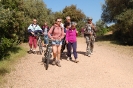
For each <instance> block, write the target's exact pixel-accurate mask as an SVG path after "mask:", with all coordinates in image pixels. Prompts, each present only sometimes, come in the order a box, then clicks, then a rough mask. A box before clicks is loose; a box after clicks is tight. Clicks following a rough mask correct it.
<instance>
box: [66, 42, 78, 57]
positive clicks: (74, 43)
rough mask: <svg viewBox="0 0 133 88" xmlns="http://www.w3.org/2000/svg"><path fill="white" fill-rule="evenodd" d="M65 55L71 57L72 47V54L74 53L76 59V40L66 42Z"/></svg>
mask: <svg viewBox="0 0 133 88" xmlns="http://www.w3.org/2000/svg"><path fill="white" fill-rule="evenodd" d="M67 47H68V48H67V49H68V51H67V56H68V57H71V49H72V48H73V54H74V58H75V59H77V42H73V43H71V42H68V45H67Z"/></svg>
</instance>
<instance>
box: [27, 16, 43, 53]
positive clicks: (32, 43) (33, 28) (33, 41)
mask: <svg viewBox="0 0 133 88" xmlns="http://www.w3.org/2000/svg"><path fill="white" fill-rule="evenodd" d="M38 32H39V33H42V29H41V28H40V26H39V25H38V24H37V20H36V19H33V23H32V24H30V25H29V27H28V33H29V47H30V50H29V53H34V54H36V48H37V37H36V36H35V34H36V33H38Z"/></svg>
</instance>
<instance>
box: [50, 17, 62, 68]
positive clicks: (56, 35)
mask: <svg viewBox="0 0 133 88" xmlns="http://www.w3.org/2000/svg"><path fill="white" fill-rule="evenodd" d="M60 24H61V19H60V18H58V19H56V24H54V25H53V26H52V27H51V28H50V30H49V32H48V36H49V38H50V39H52V40H53V41H52V44H53V57H54V58H53V62H52V64H53V65H55V64H56V65H57V66H59V67H61V65H60V51H61V46H62V39H63V38H64V29H63V28H62V27H61V26H60Z"/></svg>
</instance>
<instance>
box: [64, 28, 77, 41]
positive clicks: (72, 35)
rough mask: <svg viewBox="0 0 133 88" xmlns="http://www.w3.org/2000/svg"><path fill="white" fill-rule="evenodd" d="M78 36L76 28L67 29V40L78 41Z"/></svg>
mask: <svg viewBox="0 0 133 88" xmlns="http://www.w3.org/2000/svg"><path fill="white" fill-rule="evenodd" d="M76 37H77V33H76V29H74V30H72V29H69V30H67V32H66V41H68V42H71V43H73V42H76V41H77V38H76Z"/></svg>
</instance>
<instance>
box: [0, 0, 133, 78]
mask: <svg viewBox="0 0 133 88" xmlns="http://www.w3.org/2000/svg"><path fill="white" fill-rule="evenodd" d="M102 10H103V12H102V16H101V19H99V20H98V21H97V22H96V23H95V24H96V27H97V30H98V31H97V36H103V35H104V34H106V33H107V32H109V31H112V32H113V33H112V35H110V36H109V39H115V40H117V41H119V42H121V43H123V44H127V45H133V30H132V29H133V16H132V15H133V0H117V1H116V0H105V4H103V5H102ZM66 16H70V17H71V19H72V21H75V22H77V24H78V25H77V30H78V31H80V29H81V27H83V26H84V25H85V24H86V18H87V17H88V16H86V15H85V14H84V13H83V12H82V10H80V9H79V8H77V7H76V5H70V6H66V7H65V8H63V9H62V11H59V12H52V9H49V8H47V6H46V4H45V2H44V1H43V0H0V77H2V76H3V75H4V74H5V73H8V72H10V64H9V63H12V61H13V62H14V60H15V59H16V58H19V57H21V56H23V55H25V53H26V51H25V49H24V48H22V47H19V45H20V44H22V43H24V42H27V41H28V40H27V39H28V38H27V37H28V33H27V27H28V26H29V24H30V23H31V21H32V19H33V18H36V19H37V21H38V24H39V25H40V26H42V25H43V24H44V22H47V23H48V25H49V26H51V25H52V24H53V23H54V21H55V19H56V18H58V17H61V18H62V19H63V21H64V19H65V17H66ZM93 19H95V18H93ZM109 23H114V25H111V26H107V24H109ZM105 37H107V36H105ZM105 37H104V38H105ZM102 38H103V37H102ZM105 41H106V38H105ZM16 46H17V47H16Z"/></svg>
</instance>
